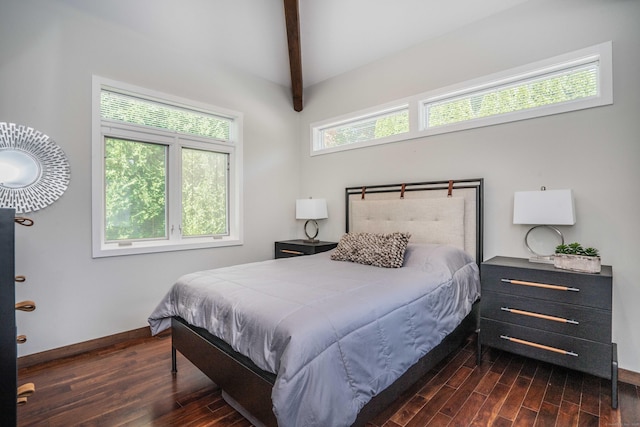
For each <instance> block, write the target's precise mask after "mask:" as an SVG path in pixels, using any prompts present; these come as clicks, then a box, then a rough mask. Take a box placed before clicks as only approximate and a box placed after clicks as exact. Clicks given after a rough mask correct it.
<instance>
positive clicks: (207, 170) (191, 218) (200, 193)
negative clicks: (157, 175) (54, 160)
mask: <svg viewBox="0 0 640 427" xmlns="http://www.w3.org/2000/svg"><path fill="white" fill-rule="evenodd" d="M228 158H229V155H228V154H226V153H217V152H213V151H204V150H194V149H190V148H183V149H182V234H183V235H184V236H204V235H222V234H228V222H227V165H228Z"/></svg>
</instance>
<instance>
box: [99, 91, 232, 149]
mask: <svg viewBox="0 0 640 427" xmlns="http://www.w3.org/2000/svg"><path fill="white" fill-rule="evenodd" d="M100 112H101V115H102V118H103V119H111V120H118V121H121V122H125V123H132V124H138V125H145V126H151V127H156V128H159V129H168V130H173V131H176V132H180V133H185V134H191V135H199V136H205V137H209V138H216V139H221V140H225V141H226V140H228V139H229V128H230V121H229V119H226V118H224V117H217V116H213V115H210V114H207V113H201V112H199V111H191V110H186V109H179V108H177V107H173V106H170V105H166V104H161V103H159V102H152V101H148V100H142V99H138V98H134V97H130V96H125V95H122V94H119V93H116V92H109V91H105V90H103V91H102V92H101V94H100Z"/></svg>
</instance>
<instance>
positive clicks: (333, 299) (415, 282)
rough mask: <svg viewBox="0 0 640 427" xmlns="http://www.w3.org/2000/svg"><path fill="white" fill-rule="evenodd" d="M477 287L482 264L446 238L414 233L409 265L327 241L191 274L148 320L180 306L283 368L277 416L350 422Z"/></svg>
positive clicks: (178, 311)
mask: <svg viewBox="0 0 640 427" xmlns="http://www.w3.org/2000/svg"><path fill="white" fill-rule="evenodd" d="M479 291H480V284H479V275H478V268H477V265H476V264H475V262H474V261H473V259H472V258H471V257H470V256H468V255H467V254H466V253H465V252H463V251H461V250H458V249H455V248H453V247H450V246H445V245H432V244H422V245H416V244H409V247H408V248H407V252H406V254H405V262H404V266H403V267H402V268H380V267H373V266H366V265H360V264H354V263H350V262H342V261H332V260H331V259H330V252H325V253H321V254H318V255H313V256H304V257H296V258H286V259H278V260H270V261H263V262H257V263H251V264H244V265H238V266H233V267H227V268H220V269H215V270H208V271H201V272H197V273H192V274H187V275H185V276H183V277H181V278H180V279H179V280H178V282H177V283H176V284H175V285H174V286H173V287H172V289H171V290H170V291H169V293H168V294H167V295H166V297H165V298H164V299H163V300H162V301H161V302H160V304H159V305H158V307H157V308H156V309H155V310H154V312H153V313H152V314H151V316H150V317H149V324H150V325H151V329H152V332H153V333H154V334H157V333H158V332H160V331H162V330H164V329H166V328H168V327H169V326H170V319H171V317H172V316H180V317H181V318H183V319H184V320H186V321H187V322H188V323H190V324H192V325H194V326H199V327H202V328H205V329H207V330H208V331H209V332H211V333H212V334H213V335H215V336H217V337H219V338H221V339H223V340H225V341H226V342H228V343H229V344H231V346H232V347H233V348H234V349H235V350H236V351H238V352H239V353H242V354H244V355H246V356H248V357H249V358H250V359H251V360H252V361H253V362H254V363H255V364H256V365H257V366H259V367H260V368H262V369H264V370H266V371H269V372H273V373H275V374H276V375H277V377H276V382H275V385H274V387H273V392H272V400H273V408H274V413H275V415H276V418H277V420H278V424H279V425H280V426H281V427H287V426H328V425H331V426H342V425H345V426H347V425H351V424H352V423H353V421H355V418H356V416H357V414H358V411H359V410H360V409H361V408H362V407H363V406H364V405H365V404H366V403H367V402H368V401H369V400H370V399H371V398H372V397H373V396H374V395H375V394H377V393H378V392H380V391H382V390H383V389H385V388H386V387H387V386H389V385H390V384H391V383H392V382H393V381H395V380H396V379H397V378H398V377H399V376H400V375H402V374H403V373H404V372H405V371H406V370H407V369H408V368H409V367H410V366H411V365H413V364H414V363H415V362H417V361H418V359H419V358H421V357H422V356H423V355H425V354H426V353H427V352H429V351H430V350H431V349H432V348H433V347H435V346H436V345H437V344H439V343H440V341H441V340H442V339H443V338H444V337H445V336H446V335H447V334H448V333H450V332H451V331H453V330H454V329H455V327H456V326H457V325H458V324H459V323H460V321H461V320H462V319H463V318H464V317H465V316H466V315H467V314H468V313H469V312H470V311H471V306H472V304H473V302H474V301H475V300H476V299H477V298H478V297H479Z"/></svg>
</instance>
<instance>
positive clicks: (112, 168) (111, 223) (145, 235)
mask: <svg viewBox="0 0 640 427" xmlns="http://www.w3.org/2000/svg"><path fill="white" fill-rule="evenodd" d="M166 167H167V160H166V147H165V146H163V145H159V144H149V143H144V142H138V141H129V140H124V139H115V138H105V186H106V188H105V209H106V212H105V215H106V217H105V237H106V240H107V241H116V240H134V239H158V238H166V237H167V232H166V217H167V216H166V211H165V205H166V199H167V198H166V187H167V183H166V177H167V173H166Z"/></svg>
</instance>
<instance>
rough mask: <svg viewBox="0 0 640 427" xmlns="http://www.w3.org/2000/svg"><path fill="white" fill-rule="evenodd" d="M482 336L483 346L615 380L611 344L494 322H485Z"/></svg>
mask: <svg viewBox="0 0 640 427" xmlns="http://www.w3.org/2000/svg"><path fill="white" fill-rule="evenodd" d="M480 334H481V336H482V343H483V344H486V345H488V346H491V347H495V348H499V349H501V350H506V351H509V352H511V353H515V354H520V355H522V356H527V357H531V358H534V359H538V360H543V361H545V362H549V363H554V364H556V365H560V366H565V367H567V368H571V369H575V370H578V371H582V372H587V373H590V374H593V375H597V376H599V377H602V378H607V379H611V357H612V354H611V352H612V346H611V343H598V342H593V341H589V340H584V339H580V338H575V337H571V336H568V335H561V334H556V333H552V332H548V331H544V330H540V329H534V328H528V327H525V326H520V325H512V324H510V323H501V322H497V321H494V320H490V319H483V322H482V329H481V331H480ZM516 340H520V341H524V342H526V343H523V342H519V341H516ZM536 346H544V347H547V348H542V347H536ZM559 351H566V352H567V353H566V354H562V353H560V352H559Z"/></svg>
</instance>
